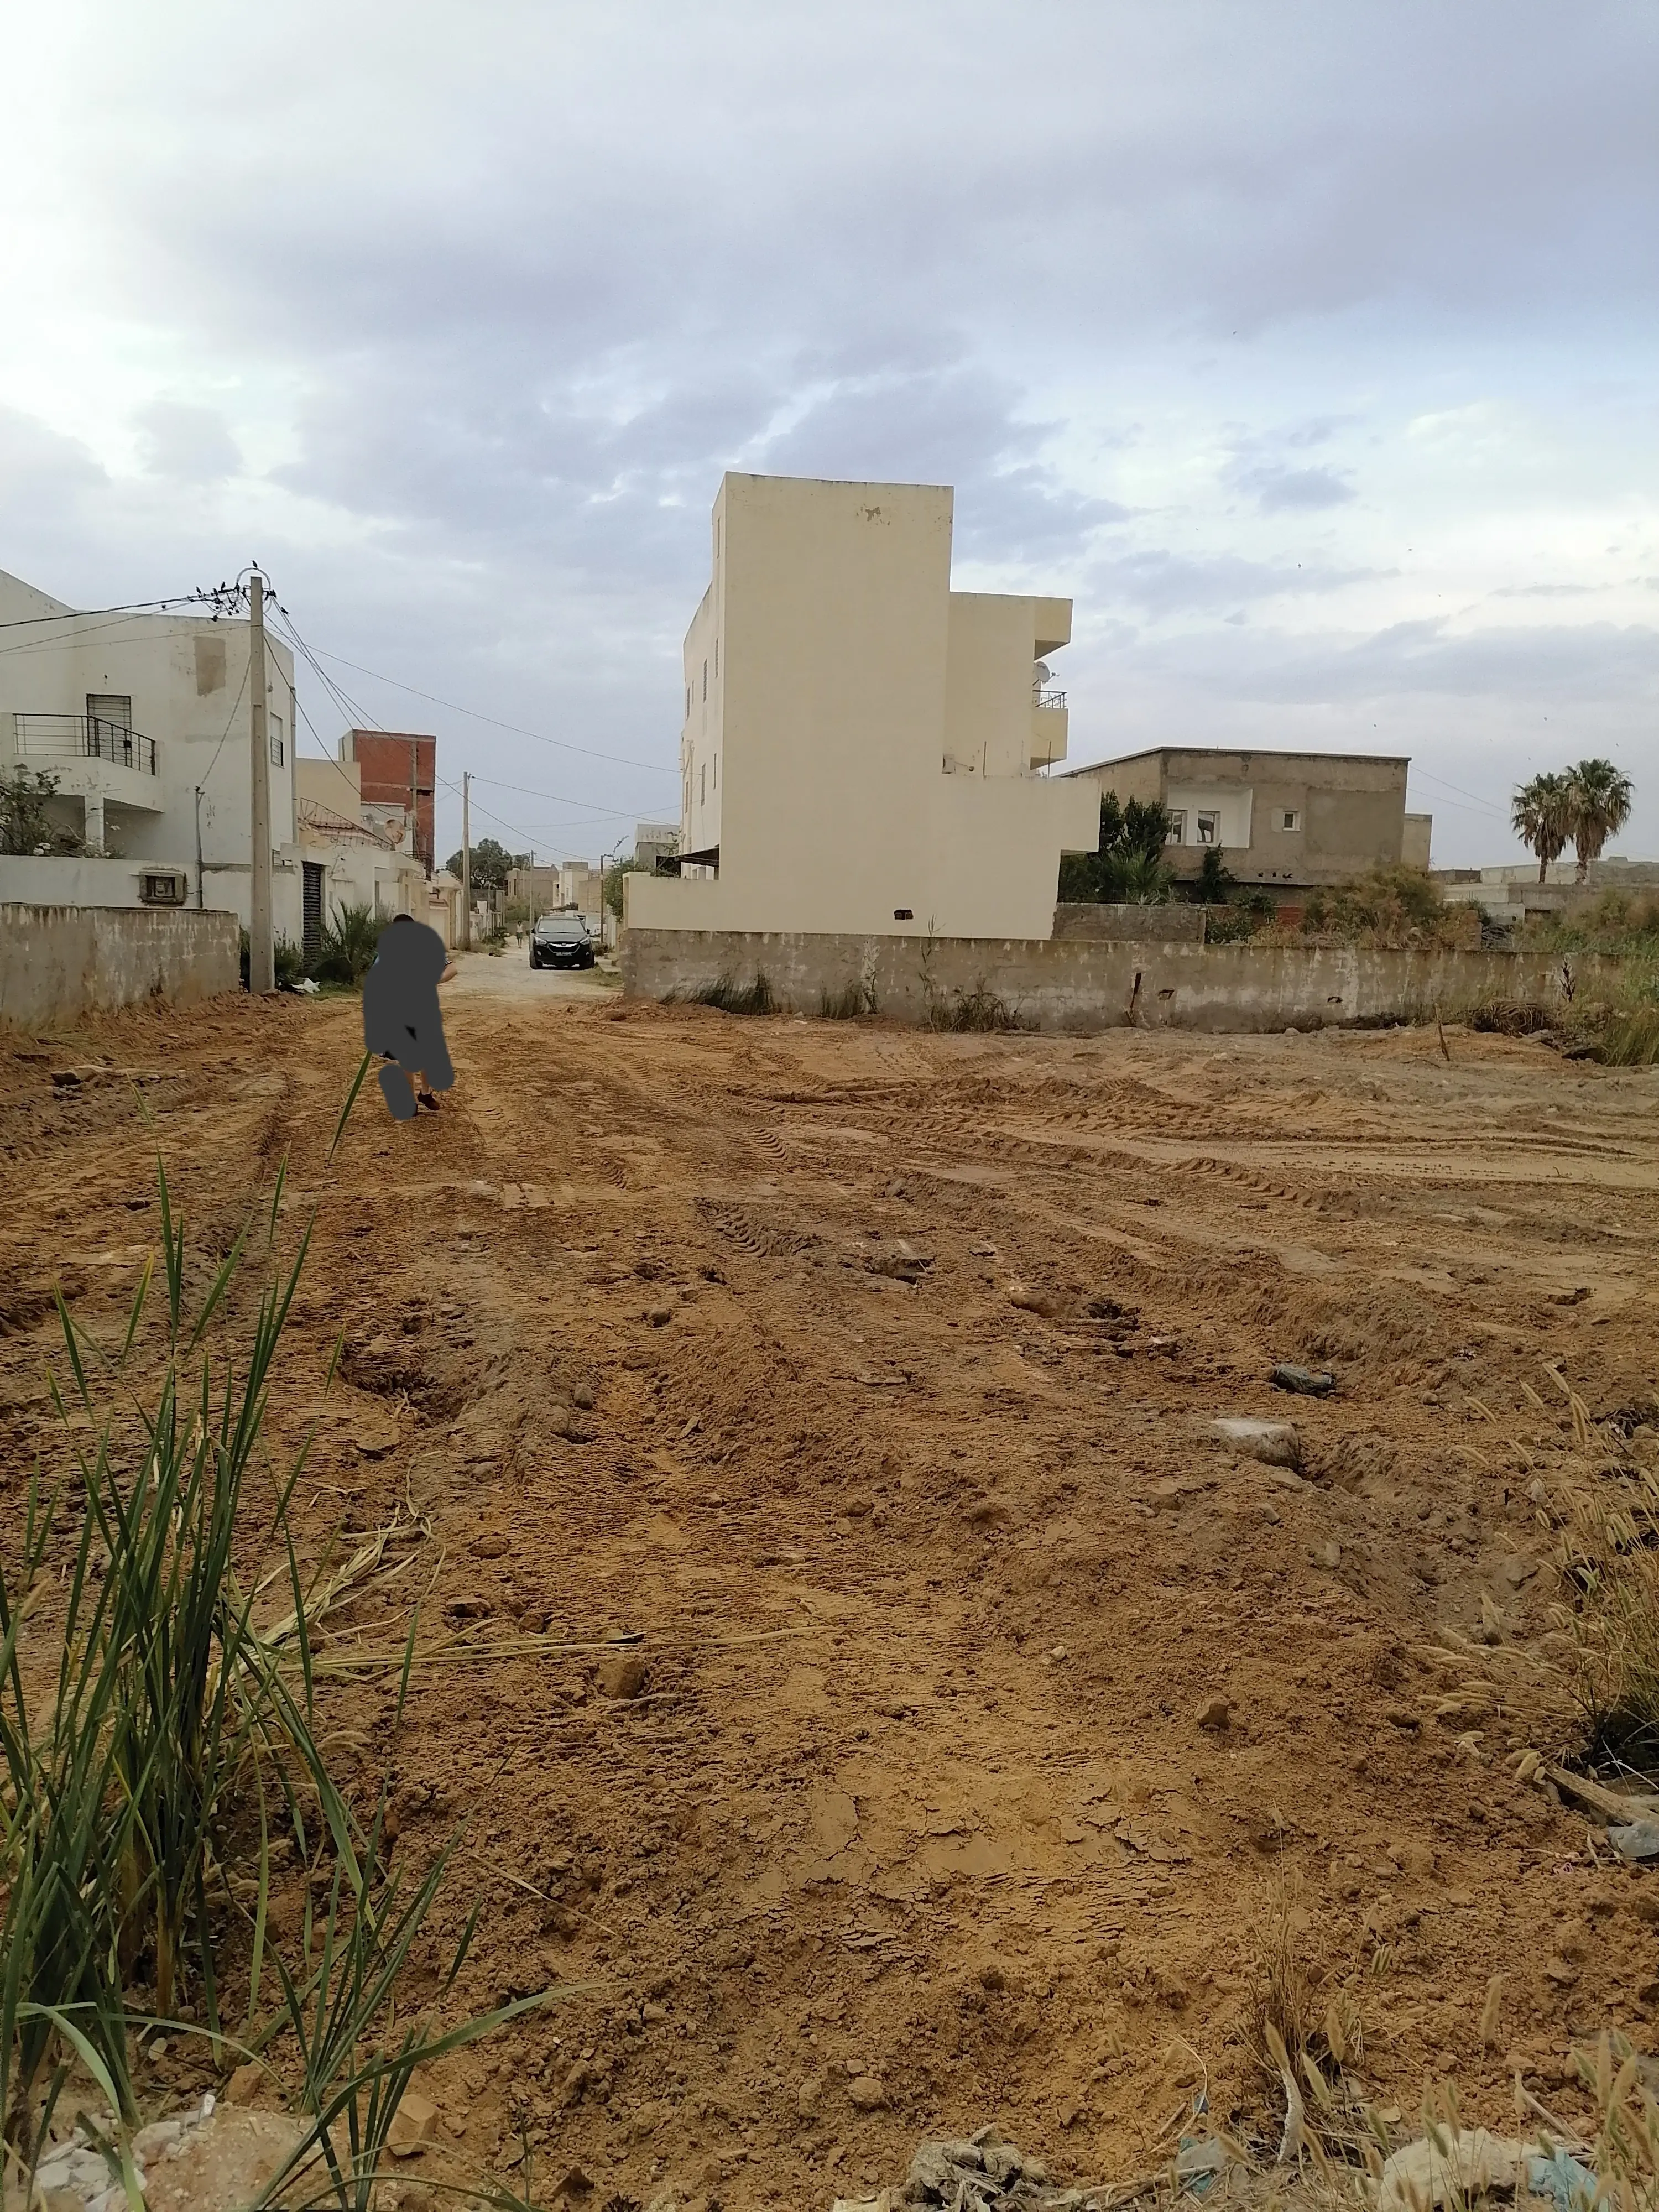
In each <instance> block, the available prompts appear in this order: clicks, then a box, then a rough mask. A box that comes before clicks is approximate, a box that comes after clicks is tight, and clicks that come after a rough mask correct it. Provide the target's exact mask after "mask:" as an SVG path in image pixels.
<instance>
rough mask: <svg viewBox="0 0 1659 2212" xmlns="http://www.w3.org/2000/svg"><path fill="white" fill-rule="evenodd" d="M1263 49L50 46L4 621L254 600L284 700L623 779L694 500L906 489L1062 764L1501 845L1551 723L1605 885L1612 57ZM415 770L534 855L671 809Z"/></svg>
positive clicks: (585, 36) (530, 26)
mask: <svg viewBox="0 0 1659 2212" xmlns="http://www.w3.org/2000/svg"><path fill="white" fill-rule="evenodd" d="M1309 21H1310V19H1309V17H1308V15H1307V13H1306V10H1305V9H1303V8H1302V7H1300V6H1299V5H1293V4H1291V0H1260V4H1258V5H1253V6H1252V7H1251V8H1249V9H1241V10H1233V9H1217V8H1215V7H1214V6H1213V5H1212V4H1208V0H1168V4H1164V5H1160V6H1158V7H1157V8H1148V7H1146V5H1145V4H1144V0H1097V4H1091V5H1083V4H1080V0H879V4H878V0H846V4H844V5H842V6H841V7H838V8H837V9H831V10H817V11H813V10H805V9H780V8H777V7H775V6H774V5H772V4H770V0H711V4H710V5H709V6H708V7H707V8H705V9H702V10H701V11H698V12H697V13H696V15H687V14H686V13H685V11H684V9H678V8H675V7H671V6H670V5H669V4H668V0H615V4H613V5H611V6H610V7H607V8H605V9H590V8H586V7H581V6H577V5H573V4H568V3H567V4H550V3H549V0H492V4H491V5H490V6H489V8H487V9H464V10H459V11H458V10H455V9H451V8H447V7H444V6H441V5H440V4H438V0H407V4H405V5H404V6H401V7H399V8H398V9H396V10H394V9H392V6H391V3H390V0H329V4H328V5H327V6H326V7H325V6H324V5H323V4H322V0H294V4H293V5H291V6H290V7H289V8H288V9H284V10H282V11H280V12H279V14H278V15H275V16H273V15H269V14H266V15H257V14H256V15H248V16H244V17H240V18H238V19H237V20H236V21H234V23H229V24H227V22H226V21H224V20H223V19H222V18H221V17H219V16H216V15H211V14H210V11H208V10H207V9H205V7H204V5H203V4H202V0H154V4H152V5H150V6H149V7H146V8H145V9H142V10H137V11H131V10H129V11H127V12H126V13H125V14H123V13H121V12H120V11H112V10H110V9H107V8H106V7H105V6H102V5H101V4H97V0H59V5H58V7H57V8H55V9H53V10H52V11H50V13H49V14H48V13H47V12H46V11H39V12H38V13H37V15H36V16H34V17H32V18H30V19H29V20H28V21H27V23H25V24H23V25H21V26H20V27H18V29H17V30H16V31H15V33H11V34H9V35H10V36H11V39H12V44H11V46H10V47H9V58H10V60H11V62H12V64H13V65H12V67H11V69H10V70H9V77H8V82H7V83H6V85H5V86H3V87H0V126H3V129H4V131H5V132H6V134H7V140H8V146H9V178H10V179H11V182H10V184H9V192H10V194H11V203H10V205H9V213H10V215H11V216H12V217H13V219H12V220H11V221H9V222H8V224H7V225H6V226H4V228H3V233H0V301H3V304H4V310H5V312H4V313H0V403H4V404H8V405H9V408H10V410H12V411H11V413H10V414H9V415H0V501H3V513H4V516H5V527H6V532H7V535H6V537H5V538H4V539H3V542H0V566H5V567H8V568H15V569H17V570H19V571H21V573H24V574H31V573H32V572H33V570H35V569H38V570H40V575H39V580H40V582H41V583H42V584H43V585H44V586H46V588H48V589H52V590H54V591H57V592H60V593H62V594H64V595H67V596H71V597H76V596H78V597H81V598H82V599H87V600H89V601H94V600H95V601H100V602H102V601H107V600H109V599H113V598H121V597H126V596H129V595H131V596H139V597H149V596H152V595H154V594H155V592H160V591H163V590H167V589H169V588H177V587H179V586H188V585H190V584H191V583H195V582H197V581H200V580H204V579H206V578H211V577H214V576H216V575H218V574H222V573H224V572H226V571H227V570H231V569H234V568H237V567H240V565H241V563H242V562H244V561H245V560H246V559H247V558H248V557H249V555H250V553H251V552H252V551H253V550H258V552H259V553H260V554H261V556H263V557H264V558H265V559H266V560H268V561H270V563H271V565H272V567H273V568H277V569H278V570H279V572H280V577H281V582H282V588H283V592H284V595H285V597H286V598H287V599H288V600H289V604H290V605H293V606H294V608H295V613H296V616H297V617H299V618H300V620H301V626H302V628H305V629H307V631H308V632H310V633H311V634H313V635H315V636H316V637H317V638H318V639H319V641H322V642H325V643H329V644H332V645H335V646H337V647H339V649H341V650H342V651H344V652H346V653H349V654H350V655H351V657H352V658H354V659H361V660H362V661H363V662H365V663H366V664H367V665H370V666H374V667H378V668H385V669H387V670H388V671H390V672H392V673H393V674H396V675H399V676H402V677H403V678H404V679H405V680H406V681H408V682H410V683H413V684H418V685H420V686H421V687H422V688H423V689H426V690H431V691H434V692H436V693H439V694H441V695H442V696H446V697H451V698H464V699H466V700H468V701H470V702H473V703H476V704H477V705H478V706H479V707H481V708H484V709H485V710H487V711H489V712H492V713H495V714H498V715H499V716H500V717H501V719H502V720H508V721H519V722H524V723H527V724H529V725H531V726H535V727H538V728H545V729H549V730H550V732H551V733H552V734H556V735H565V736H568V737H570V738H572V739H573V740H575V739H578V738H579V739H580V741H581V742H583V743H589V742H592V743H593V744H598V745H599V746H600V747H601V748H604V747H607V746H608V747H610V748H611V749H612V750H614V751H615V752H616V753H617V754H618V755H623V754H625V755H628V756H629V757H635V758H639V759H653V760H660V761H661V763H663V764H664V766H665V768H670V767H671V763H672V761H673V757H674V744H675V738H676V733H677V729H678V713H677V709H676V705H675V701H676V696H677V688H678V678H677V672H676V671H677V643H678V634H679V632H680V630H681V629H682V628H683V626H684V622H685V620H686V619H687V618H688V617H689V615H690V610H691V608H692V607H693V605H695V604H696V599H697V597H698V595H699V593H700V592H701V590H702V585H703V583H704V581H705V580H706V573H707V569H706V563H707V554H708V506H709V502H710V500H711V498H712V496H713V494H714V489H715V487H716V484H717V483H718V480H719V477H720V471H721V470H722V469H723V468H725V467H727V466H732V465H737V466H743V467H749V468H763V469H781V470H786V469H790V470H793V469H799V470H802V471H823V472H824V473H829V474H834V475H838V476H845V475H851V474H861V473H866V472H867V473H870V474H872V475H877V476H883V477H886V476H896V477H910V478H921V479H941V478H942V479H944V480H947V481H950V482H952V483H955V485H956V486H957V547H958V555H959V558H960V560H961V561H962V562H963V565H964V568H965V569H966V570H967V571H968V572H969V573H970V574H971V576H972V578H973V580H975V582H985V583H987V584H989V585H992V586H994V585H995V584H996V583H997V582H999V581H1006V582H1007V583H1009V584H1014V583H1018V582H1020V581H1026V580H1029V581H1030V582H1032V583H1034V584H1036V585H1038V586H1041V587H1043V588H1049V589H1054V590H1056V591H1066V590H1070V591H1072V592H1073V593H1074V595H1075V597H1076V599H1077V601H1078V615H1077V628H1078V643H1077V644H1076V645H1075V646H1074V647H1073V648H1072V650H1071V652H1070V653H1069V654H1068V656H1067V659H1066V664H1065V665H1066V683H1067V688H1068V690H1069V691H1070V693H1071V698H1072V703H1073V717H1074V723H1073V726H1074V728H1075V729H1079V730H1086V731H1088V732H1091V734H1092V736H1093V737H1094V738H1095V739H1096V740H1097V742H1096V748H1095V749H1096V750H1117V749H1118V747H1117V746H1116V744H1115V741H1114V735H1113V733H1114V732H1115V731H1116V730H1120V729H1121V728H1123V727H1127V726H1130V725H1131V724H1133V727H1134V730H1135V732H1136V733H1137V736H1138V738H1139V740H1141V741H1146V740H1148V739H1149V738H1151V737H1152V736H1155V735H1156V734H1158V733H1159V732H1163V733H1165V734H1169V735H1172V736H1173V735H1176V734H1182V733H1186V732H1189V731H1190V730H1191V729H1192V728H1193V727H1194V726H1195V724H1194V718H1195V717H1196V718H1197V719H1198V720H1199V721H1200V722H1204V721H1205V720H1206V718H1207V723H1208V725H1209V726H1220V725H1221V724H1222V723H1223V722H1225V721H1229V720H1231V721H1232V722H1236V723H1237V724H1238V725H1239V726H1247V725H1249V726H1254V721H1255V720H1260V719H1261V718H1267V720H1269V721H1271V720H1272V719H1273V717H1274V716H1279V715H1287V714H1288V715H1291V716H1294V717H1296V718H1299V721H1300V722H1303V723H1305V724H1306V726H1308V727H1310V728H1316V729H1317V730H1318V731H1319V732H1321V733H1322V737H1323V738H1324V740H1325V741H1327V742H1330V743H1334V744H1344V743H1354V744H1366V745H1369V746H1370V747H1371V749H1374V750H1409V749H1410V747H1411V745H1412V744H1415V743H1420V742H1428V743H1430V744H1432V745H1433V747H1434V748H1435V753H1434V757H1435V759H1436V760H1437V761H1438V762H1439V763H1440V766H1441V768H1442V769H1443V771H1444V773H1445V775H1447V776H1448V777H1449V778H1450V780H1451V781H1458V782H1461V781H1468V779H1470V778H1475V779H1484V781H1481V782H1480V788H1482V789H1487V790H1490V792H1491V793H1492V804H1493V805H1494V807H1495V809H1496V810H1497V811H1498V813H1499V814H1501V812H1502V806H1501V801H1502V799H1503V798H1504V793H1505V791H1506V788H1507V783H1508V781H1510V780H1512V779H1513V777H1514V775H1516V774H1517V773H1519V770H1520V765H1521V763H1522V761H1523V758H1524V757H1527V756H1528V747H1530V746H1531V745H1532V744H1534V741H1536V742H1539V743H1543V744H1548V743H1552V742H1553V739H1554V726H1552V729H1551V730H1550V732H1548V733H1547V735H1545V734H1541V732H1542V725H1543V716H1544V714H1545V712H1546V711H1547V712H1549V713H1550V714H1552V715H1553V716H1555V717H1559V726H1560V727H1561V728H1562V730H1563V732H1564V735H1563V743H1564V744H1565V745H1566V746H1567V747H1568V749H1569V750H1572V751H1574V752H1577V751H1581V750H1587V749H1589V750H1618V749H1620V748H1623V749H1624V751H1625V754H1626V756H1627V757H1626V765H1627V766H1628V767H1629V768H1630V769H1631V771H1632V773H1633V774H1634V775H1636V777H1637V780H1638V787H1641V788H1642V795H1641V796H1640V798H1639V799H1638V805H1640V806H1641V807H1642V808H1643V809H1644V810H1646V811H1643V812H1641V813H1639V814H1638V820H1637V822H1636V823H1633V824H1632V830H1631V832H1630V833H1628V836H1627V838H1626V843H1627V845H1628V846H1629V847H1630V848H1631V849H1636V848H1638V846H1639V845H1640V844H1641V842H1642V841H1643V838H1644V836H1645V839H1646V842H1647V844H1648V846H1649V847H1650V848H1653V849H1659V804H1656V803H1654V802H1659V761H1656V759H1655V758H1654V751H1653V744H1652V738H1651V732H1652V729H1653V726H1654V723H1655V720H1656V718H1655V716H1654V714H1653V712H1652V709H1653V707H1654V705H1655V704H1656V693H1655V690H1654V688H1653V687H1654V686H1655V684H1656V680H1659V679H1656V671H1655V667H1654V662H1653V657H1652V653H1651V647H1650V643H1649V642H1648V639H1649V636H1650V633H1649V632H1648V630H1647V629H1644V617H1645V616H1646V615H1649V614H1650V611H1651V599H1650V597H1647V596H1646V592H1647V586H1645V585H1644V582H1643V581H1642V579H1644V578H1649V577H1651V576H1652V575H1653V574H1656V573H1659V520H1656V517H1659V459H1656V453H1659V413H1656V406H1655V402H1654V400H1653V398H1652V392H1653V388H1654V387H1653V377H1652V360H1653V336H1654V331H1653V322H1654V314H1655V309H1654V306H1653V302H1654V301H1655V300H1656V298H1659V284H1656V279H1659V219H1656V218H1659V207H1656V200H1659V192H1656V169H1659V143H1656V134H1655V133H1654V132H1653V131H1652V128H1651V118H1652V113H1653V111H1654V106H1655V94H1656V90H1659V16H1656V15H1654V14H1653V13H1652V11H1650V10H1644V9H1630V8H1628V7H1627V6H1625V5H1622V4H1619V0H1585V4H1583V5H1582V6H1580V7H1577V8H1575V9H1571V10H1570V11H1563V10H1561V9H1559V6H1558V5H1556V4H1555V0H1465V4H1462V5H1460V6H1459V7H1458V8H1456V9H1445V8H1444V7H1443V6H1442V5H1439V4H1438V0H1399V4H1397V5H1395V6H1391V7H1389V8H1388V9H1376V7H1375V6H1373V5H1371V4H1370V0H1332V4H1331V5H1329V6H1328V7H1327V8H1324V9H1322V10H1321V11H1320V12H1319V15H1318V20H1317V26H1316V30H1315V31H1313V32H1311V33H1310V29H1309ZM324 56H325V57H326V65H323V64H322V63H321V61H320V60H319V57H324ZM88 114H94V115H96V116H97V118H99V123H98V127H97V129H96V130H95V131H88V130H87V129H85V128H84V127H83V126H84V118H86V117H87V116H88ZM135 428H137V433H138V435H137V443H136V446H135V441H134V431H135ZM181 493H183V494H185V495H187V496H181ZM1638 600H1639V601H1640V603H1641V613H1640V614H1638V611H1637V605H1638ZM1529 601H1530V602H1534V603H1535V604H1534V605H1528V602H1529ZM1469 609H1477V610H1481V611H1483V613H1482V614H1480V615H1478V616H1477V615H1472V614H1469V613H1468V612H1467V610H1469ZM1541 614H1547V616H1548V617H1549V618H1550V619H1549V620H1548V621H1547V622H1546V623H1539V622H1538V621H1536V620H1535V619H1534V617H1537V616H1539V615H1541ZM1500 624H1501V625H1504V626H1503V627H1502V628H1501V629H1500ZM350 680H351V681H352V682H353V684H354V685H356V686H358V687H359V693H361V695H362V702H363V703H364V704H365V705H366V706H368V707H369V708H372V709H373V710H374V711H380V712H382V713H383V714H385V716H386V719H388V720H406V719H407V717H408V715H409V714H410V712H411V711H413V709H412V708H411V705H410V702H409V701H408V700H407V699H406V698H403V697H401V696H399V695H398V694H397V693H395V692H392V691H391V690H386V691H383V692H378V693H377V692H374V691H373V690H372V689H371V687H369V686H368V684H367V683H366V681H365V680H364V679H360V678H351V679H350ZM354 696H359V694H358V693H355V694H354ZM1432 702H1439V703H1438V704H1434V703H1432ZM1445 702H1463V703H1462V708H1460V709H1459V710H1458V712H1457V713H1453V712H1452V711H1451V709H1450V708H1448V707H1447V706H1446V703H1445ZM1644 702H1645V711H1646V714H1647V720H1646V721H1645V722H1644V720H1642V711H1643V708H1644ZM308 703H309V704H310V706H311V708H312V710H313V714H314V716H315V718H316V719H317V720H318V721H319V726H321V728H322V730H323V732H324V734H325V737H331V735H332V731H333V727H334V725H335V723H336V722H337V719H338V717H337V714H336V712H335V709H334V708H333V707H332V705H331V704H328V703H326V702H325V701H324V699H323V697H322V696H321V695H320V694H319V693H316V692H313V694H312V695H310V697H309V700H308ZM3 705H4V700H3V697H0V708H3ZM422 711H424V710H422ZM1458 714H1462V717H1463V720H1461V721H1460V720H1459V719H1458ZM432 720H434V722H435V723H436V724H438V726H440V728H441V736H442V738H443V740H444V744H445V747H446V749H447V750H446V757H447V758H448V759H450V760H452V761H454V760H456V759H458V758H459V757H460V754H461V751H462V749H463V748H464V747H465V749H466V753H467V757H468V758H469V759H470V760H471V761H472V763H474V764H476V765H477V766H478V767H480V768H481V769H483V768H485V767H488V768H489V769H490V770H491V772H495V773H499V774H501V775H503V776H510V777H512V778H513V780H515V781H520V782H521V783H523V784H524V785H526V787H538V788H539V787H545V788H556V789H559V790H561V791H565V790H567V789H568V792H569V794H570V797H571V799H572V802H573V818H572V820H571V829H572V835H573V836H577V832H576V828H575V824H574V802H575V801H577V800H580V802H581V803H582V804H584V805H613V804H614V805H617V806H629V807H631V806H635V805H638V806H639V807H640V808H641V811H644V812H647V813H649V812H652V811H656V810H657V808H658V807H659V805H660V804H661V803H662V799H661V797H660V795H659V794H662V793H666V794H671V793H672V792H673V789H674V781H673V778H672V775H664V776H663V777H662V778H660V779H659V781H653V780H652V779H651V778H649V777H647V776H644V775H641V774H640V773H639V772H637V771H633V770H629V771H627V772H623V771H622V770H617V771H615V772H614V773H611V774H607V772H606V771H605V769H604V768H603V767H602V766H599V765H598V764H593V763H587V764H585V765H583V764H577V763H574V762H573V764H572V766H571V768H570V773H569V776H568V779H566V778H562V777H561V778H556V779H552V780H550V777H549V774H548V759H547V756H546V753H545V751H544V750H540V751H538V749H536V748H535V747H534V746H533V745H530V744H526V743H522V742H520V741H519V740H515V739H513V738H509V737H507V735H506V734H505V733H502V732H494V733H492V732H489V731H488V730H487V728H486V727H485V726H483V725H477V724H469V723H467V722H465V721H464V720H459V719H458V718H454V717H450V718H448V719H447V720H446V719H443V718H442V717H441V715H440V714H439V711H438V710H435V709H434V710H432ZM1472 787H1473V786H1472ZM559 818H561V817H558V816H557V815H556V811H550V815H549V820H548V822H547V823H544V824H538V825H536V826H537V827H538V829H543V830H545V831H546V832H547V833H548V834H549V835H551V833H552V831H553V830H554V829H556V826H557V821H558V819H559ZM451 831H453V824H451V825H450V829H449V830H447V831H446V832H445V833H444V834H445V835H446V836H449V838H450V842H453V835H451ZM1491 834H1492V833H1491V832H1490V831H1489V830H1487V829H1482V828H1481V827H1480V824H1479V823H1476V824H1475V825H1474V828H1472V829H1471V831H1470V836H1471V837H1472V838H1476V837H1486V838H1487V839H1488V840H1489V838H1490V835H1491ZM577 842H588V833H587V832H586V829H583V830H582V831H581V832H580V836H579V837H578V839H577ZM1469 856H1470V857H1490V856H1491V854H1490V845H1489V842H1488V843H1487V844H1486V845H1483V846H1481V848H1480V851H1479V852H1475V851H1474V850H1473V849H1471V851H1470V854H1469Z"/></svg>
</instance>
